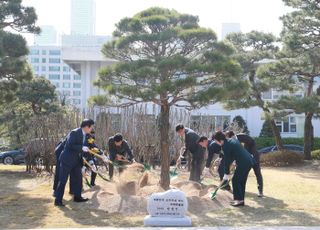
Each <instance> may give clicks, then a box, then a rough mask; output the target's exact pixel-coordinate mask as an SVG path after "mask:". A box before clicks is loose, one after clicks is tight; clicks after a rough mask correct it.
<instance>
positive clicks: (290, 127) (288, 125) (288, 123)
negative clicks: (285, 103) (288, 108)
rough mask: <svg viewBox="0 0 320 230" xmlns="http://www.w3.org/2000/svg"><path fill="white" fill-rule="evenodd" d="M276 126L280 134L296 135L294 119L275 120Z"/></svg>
mask: <svg viewBox="0 0 320 230" xmlns="http://www.w3.org/2000/svg"><path fill="white" fill-rule="evenodd" d="M276 126H277V128H278V129H279V131H280V133H296V132H297V123H296V117H285V118H283V119H282V120H277V121H276Z"/></svg>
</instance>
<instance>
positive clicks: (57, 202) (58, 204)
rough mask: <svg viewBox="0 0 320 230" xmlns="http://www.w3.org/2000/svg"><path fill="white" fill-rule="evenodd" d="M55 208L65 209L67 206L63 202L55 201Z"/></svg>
mask: <svg viewBox="0 0 320 230" xmlns="http://www.w3.org/2000/svg"><path fill="white" fill-rule="evenodd" d="M54 206H57V207H64V206H65V205H64V204H63V203H62V202H61V201H54Z"/></svg>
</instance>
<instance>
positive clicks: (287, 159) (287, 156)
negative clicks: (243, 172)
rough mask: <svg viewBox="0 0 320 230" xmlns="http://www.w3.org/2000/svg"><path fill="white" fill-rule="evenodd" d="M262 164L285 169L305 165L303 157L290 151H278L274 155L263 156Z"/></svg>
mask: <svg viewBox="0 0 320 230" xmlns="http://www.w3.org/2000/svg"><path fill="white" fill-rule="evenodd" d="M260 163H261V165H262V166H271V167H284V166H292V165H299V164H302V163H303V155H302V154H299V153H295V152H290V151H282V152H280V151H276V152H274V153H272V154H262V155H261V159H260Z"/></svg>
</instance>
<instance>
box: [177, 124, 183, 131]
mask: <svg viewBox="0 0 320 230" xmlns="http://www.w3.org/2000/svg"><path fill="white" fill-rule="evenodd" d="M181 129H184V126H183V124H178V125H177V126H176V132H179V131H180V130H181Z"/></svg>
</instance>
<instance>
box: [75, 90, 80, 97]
mask: <svg viewBox="0 0 320 230" xmlns="http://www.w3.org/2000/svg"><path fill="white" fill-rule="evenodd" d="M73 96H81V91H79V90H76V91H73Z"/></svg>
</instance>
